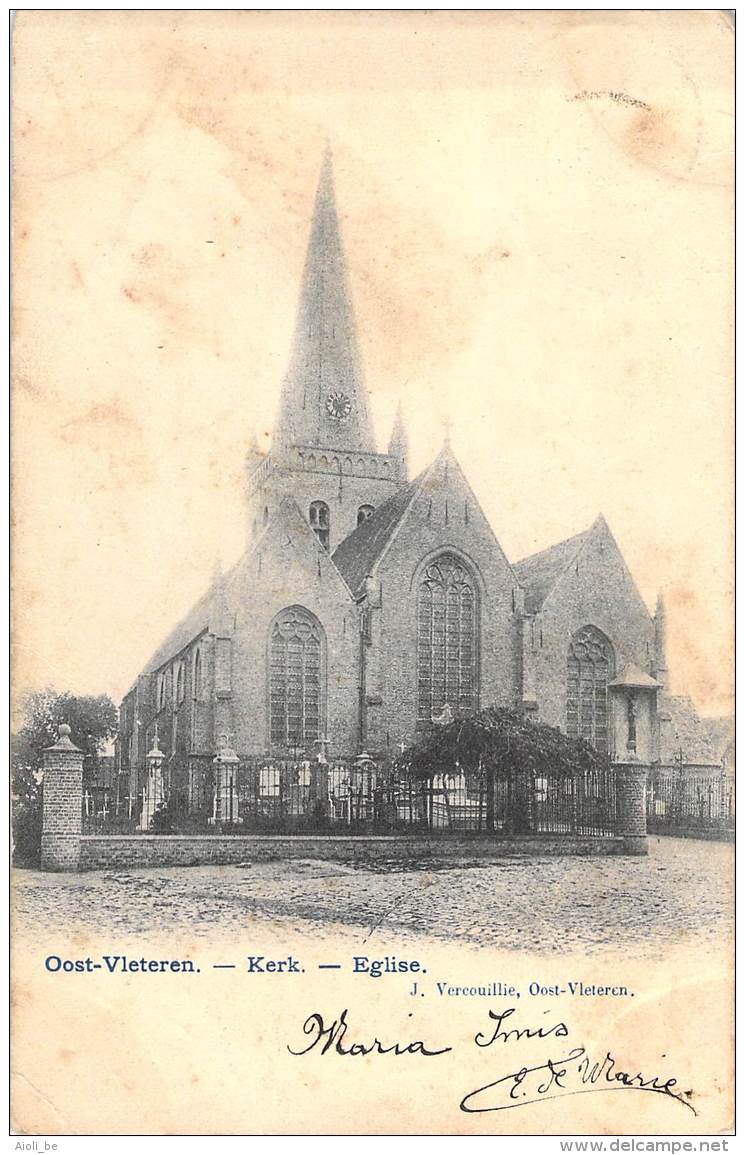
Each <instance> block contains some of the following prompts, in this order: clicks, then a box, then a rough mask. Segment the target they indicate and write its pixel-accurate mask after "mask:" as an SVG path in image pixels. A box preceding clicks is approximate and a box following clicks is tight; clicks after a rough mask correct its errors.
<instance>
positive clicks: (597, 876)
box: [13, 838, 734, 956]
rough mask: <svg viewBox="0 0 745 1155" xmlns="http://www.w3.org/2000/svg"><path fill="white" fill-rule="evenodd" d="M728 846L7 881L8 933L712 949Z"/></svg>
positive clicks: (730, 867)
mask: <svg viewBox="0 0 745 1155" xmlns="http://www.w3.org/2000/svg"><path fill="white" fill-rule="evenodd" d="M733 890H734V848H733V847H732V846H731V845H726V844H720V843H715V842H699V841H696V840H693V839H688V840H686V839H673V838H651V839H650V856H649V858H525V859H520V858H509V859H504V860H502V861H500V862H497V863H494V864H490V865H488V866H483V865H470V866H469V865H467V864H465V863H460V864H458V865H455V866H453V865H452V864H449V865H448V866H447V867H445V866H442V867H437V868H435V869H432V867H431V865H430V864H423V865H422V868H421V869H420V870H412V869H411V868H410V867H408V866H407V868H406V870H405V871H402V870H400V869H399V868H396V867H394V866H392V865H391V866H389V867H388V869H383V870H381V869H377V870H375V871H374V872H371V871H367V870H360V869H356V868H354V867H351V866H346V865H341V864H339V863H332V862H314V861H302V862H301V861H291V862H274V863H264V864H250V863H247V864H245V865H242V866H222V867H215V866H197V867H182V868H178V867H169V868H155V869H149V870H141V871H129V870H106V871H95V872H91V873H88V874H77V875H59V874H42V873H40V872H37V871H26V870H19V871H16V872H15V884H14V901H13V907H14V924H15V929H16V931H17V932H18V933H21V934H25V933H34V932H35V931H38V930H39V929H40V928H41V927H44V928H45V931H47V930H54V929H55V928H58V927H59V928H70V927H71V926H74V927H75V928H76V929H78V928H79V929H80V930H82V931H84V930H89V931H96V932H99V933H100V932H104V933H106V932H111V933H118V934H123V935H124V934H126V935H130V934H131V935H147V934H148V933H150V934H152V933H153V932H162V931H166V932H168V931H171V930H173V931H181V932H186V933H189V934H192V935H201V936H207V935H212V934H219V935H224V934H226V933H237V932H240V931H245V929H246V928H248V927H250V926H252V925H254V926H255V925H256V923H257V922H263V921H264V920H268V919H276V918H279V919H282V920H283V921H284V922H285V923H287V922H289V923H291V924H292V926H293V928H294V929H295V930H296V931H297V932H298V933H300V934H303V933H307V934H312V935H314V936H315V935H316V934H317V933H318V930H319V927H320V926H327V925H329V924H336V925H339V924H341V925H344V926H346V927H349V928H354V930H355V932H357V931H359V934H360V937H361V938H366V937H368V936H369V937H370V938H373V936H375V935H376V934H378V933H379V934H381V935H385V934H391V933H395V934H396V935H397V936H398V937H401V936H404V937H406V936H408V935H412V934H414V935H426V936H428V937H434V938H439V939H448V940H461V941H464V942H472V943H477V944H479V945H481V946H485V945H486V946H492V945H493V946H496V947H500V948H504V949H513V950H525V951H535V950H536V949H540V950H541V952H542V953H550V952H556V953H563V952H566V951H567V950H568V949H580V950H583V951H585V952H587V953H592V952H595V951H600V950H604V949H608V948H610V949H613V948H614V947H618V946H623V945H626V946H628V947H629V948H630V949H633V951H634V954H635V955H637V956H638V955H640V954H644V955H647V954H649V955H653V954H655V953H657V952H659V951H660V950H664V949H665V946H666V945H667V944H668V943H672V942H673V941H678V940H679V939H680V937H681V935H685V936H686V938H689V937H693V938H696V939H697V940H699V943H700V946H701V948H702V949H706V947H707V946H708V947H709V948H710V949H716V944H717V943H720V944H721V941H722V937H723V936H725V937H726V936H729V935H730V934H731V933H732V932H733V922H734V897H733Z"/></svg>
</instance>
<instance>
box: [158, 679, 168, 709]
mask: <svg viewBox="0 0 745 1155" xmlns="http://www.w3.org/2000/svg"><path fill="white" fill-rule="evenodd" d="M167 680H168V675H167V673H166V671H165V670H162V671H161V672H160V674H158V693H157V699H158V710H162V709H163V708H164V706H165V704H166V684H167Z"/></svg>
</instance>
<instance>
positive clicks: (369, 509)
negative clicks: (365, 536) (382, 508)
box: [357, 505, 375, 525]
mask: <svg viewBox="0 0 745 1155" xmlns="http://www.w3.org/2000/svg"><path fill="white" fill-rule="evenodd" d="M374 513H375V506H374V505H361V506H360V508H359V509H358V510H357V525H362V523H363V521H367V519H368V517H372V515H373V514H374Z"/></svg>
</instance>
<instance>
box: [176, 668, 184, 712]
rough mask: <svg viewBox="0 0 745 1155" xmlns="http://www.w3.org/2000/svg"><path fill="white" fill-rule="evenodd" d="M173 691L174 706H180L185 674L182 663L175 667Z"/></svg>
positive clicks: (182, 697) (182, 698)
mask: <svg viewBox="0 0 745 1155" xmlns="http://www.w3.org/2000/svg"><path fill="white" fill-rule="evenodd" d="M174 683H175V685H174V689H175V693H176V705H177V706H180V705H181V703H182V702H183V700H184V693H185V683H186V672H185V667H184V663H183V662H179V663H178V665H177V666H176V676H175V678H174Z"/></svg>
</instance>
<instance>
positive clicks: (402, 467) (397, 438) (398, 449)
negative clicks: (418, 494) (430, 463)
mask: <svg viewBox="0 0 745 1155" xmlns="http://www.w3.org/2000/svg"><path fill="white" fill-rule="evenodd" d="M388 453H389V455H390V456H391V457H395V458H396V459H397V460H398V463H399V476H400V479H401V481H408V480H409V438H408V436H407V433H406V427H405V425H404V418H403V413H402V412H401V402H400V401H399V403H398V406H397V407H396V416H395V417H394V419H393V428H392V429H391V439H390V441H389V443H388Z"/></svg>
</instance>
